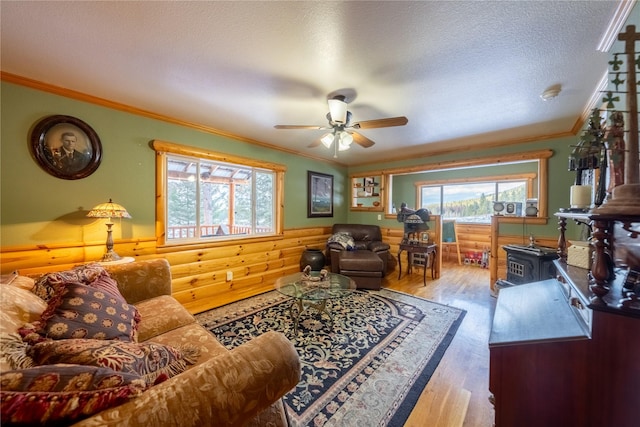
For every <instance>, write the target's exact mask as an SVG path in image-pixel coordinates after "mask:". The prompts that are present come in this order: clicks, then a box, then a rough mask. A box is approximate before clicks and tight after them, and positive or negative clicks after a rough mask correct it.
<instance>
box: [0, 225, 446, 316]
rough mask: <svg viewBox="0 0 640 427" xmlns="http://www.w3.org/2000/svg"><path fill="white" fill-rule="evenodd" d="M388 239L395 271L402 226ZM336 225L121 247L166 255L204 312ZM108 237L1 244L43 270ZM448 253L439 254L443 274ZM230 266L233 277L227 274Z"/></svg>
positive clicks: (296, 256)
mask: <svg viewBox="0 0 640 427" xmlns="http://www.w3.org/2000/svg"><path fill="white" fill-rule="evenodd" d="M430 227H431V228H430V230H429V233H430V237H431V240H433V241H436V242H439V241H440V236H441V224H440V217H439V216H434V218H432V221H431V222H430ZM381 232H382V236H383V240H384V241H385V242H387V243H389V245H390V246H391V250H390V259H389V274H391V275H393V274H394V270H395V268H396V264H397V261H396V259H397V258H396V256H397V253H398V247H399V244H400V242H401V241H402V238H403V230H402V228H385V227H381ZM330 235H331V227H330V226H328V227H313V228H301V229H291V230H285V232H284V234H283V236H282V237H278V238H274V239H257V240H255V241H247V242H242V243H238V242H227V243H223V244H218V245H216V246H211V245H209V246H207V245H197V246H196V247H194V246H189V245H183V246H177V247H168V246H158V245H157V244H156V239H155V238H146V239H136V240H124V239H123V240H117V241H116V242H115V249H116V251H117V252H118V254H119V255H120V256H122V257H133V258H135V259H136V260H143V259H150V258H165V259H167V260H168V261H169V264H170V265H171V275H172V289H173V292H172V293H173V296H174V297H175V298H176V299H177V300H178V301H179V302H180V303H181V304H183V305H184V306H185V307H186V308H187V309H188V310H189V311H190V312H192V313H200V312H203V311H206V310H209V309H211V308H215V307H219V306H221V305H224V304H228V303H230V302H233V301H237V300H240V299H243V298H247V297H249V296H253V295H257V294H260V293H263V292H266V291H268V290H270V289H272V288H273V283H274V282H275V280H276V279H277V278H278V277H281V276H284V275H287V274H291V273H294V272H296V271H299V270H300V256H301V254H302V252H303V251H304V250H305V249H307V248H320V249H324V248H325V245H326V241H327V239H328V238H329V236H330ZM103 252H104V243H103V242H95V243H88V244H84V245H83V244H81V243H73V244H68V245H64V244H53V245H37V246H32V247H3V248H1V249H0V257H1V258H0V259H1V261H2V263H1V271H2V273H3V274H5V273H9V272H12V271H18V272H19V273H20V274H25V275H32V276H37V275H40V274H43V273H47V272H52V271H60V270H66V269H69V268H71V267H73V266H75V265H79V264H85V263H88V262H93V261H95V260H98V259H100V257H101V256H102V254H103ZM441 262H442V254H441V253H440V251H439V257H438V258H437V259H436V263H437V264H436V277H439V274H440V265H441ZM227 271H231V272H232V273H233V280H231V281H228V282H227V280H226V275H227Z"/></svg>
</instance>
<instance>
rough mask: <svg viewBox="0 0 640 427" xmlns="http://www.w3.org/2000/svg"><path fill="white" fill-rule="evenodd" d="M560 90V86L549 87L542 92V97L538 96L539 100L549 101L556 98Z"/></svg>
mask: <svg viewBox="0 0 640 427" xmlns="http://www.w3.org/2000/svg"><path fill="white" fill-rule="evenodd" d="M561 90H562V86H560V85H553V86H549V87H548V88H547V89H546V90H545V91H544V92H542V95H540V98H542V100H543V101H549V100H551V99H553V98H555V97H557V96H558V95H559V94H560V91H561Z"/></svg>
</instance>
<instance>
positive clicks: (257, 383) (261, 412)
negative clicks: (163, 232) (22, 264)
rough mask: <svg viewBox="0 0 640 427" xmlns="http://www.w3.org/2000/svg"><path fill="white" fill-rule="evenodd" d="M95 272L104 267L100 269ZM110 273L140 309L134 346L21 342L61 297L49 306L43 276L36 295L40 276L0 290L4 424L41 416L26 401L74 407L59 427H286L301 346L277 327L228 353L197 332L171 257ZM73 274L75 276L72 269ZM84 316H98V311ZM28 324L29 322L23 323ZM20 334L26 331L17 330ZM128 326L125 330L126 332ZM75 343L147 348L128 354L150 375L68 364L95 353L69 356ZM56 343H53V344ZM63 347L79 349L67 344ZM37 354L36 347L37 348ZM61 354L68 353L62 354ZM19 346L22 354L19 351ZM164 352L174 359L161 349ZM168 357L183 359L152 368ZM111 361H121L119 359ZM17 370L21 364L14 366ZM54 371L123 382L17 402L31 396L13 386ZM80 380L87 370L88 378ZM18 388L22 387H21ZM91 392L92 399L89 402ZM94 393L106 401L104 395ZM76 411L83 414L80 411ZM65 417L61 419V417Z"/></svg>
mask: <svg viewBox="0 0 640 427" xmlns="http://www.w3.org/2000/svg"><path fill="white" fill-rule="evenodd" d="M93 266H94V267H96V266H98V264H93ZM92 268H93V267H92ZM96 268H97V269H98V270H99V269H100V267H96ZM103 270H104V271H105V273H104V274H103V273H100V274H101V276H100V277H108V278H110V280H111V282H108V281H107V284H108V283H112V282H114V281H115V283H117V291H119V292H120V294H121V296H122V297H123V298H124V299H125V300H126V303H122V304H121V306H122V307H123V308H127V309H129V310H130V309H131V307H134V309H135V310H137V313H135V315H132V316H130V317H134V318H135V319H132V322H133V323H135V322H134V320H137V324H136V328H135V329H136V330H135V333H133V332H132V333H131V337H132V338H133V339H132V340H131V341H130V342H127V340H126V339H124V340H123V339H121V337H120V338H118V339H113V340H107V339H105V340H104V344H103V343H101V342H100V341H99V340H95V339H91V340H87V339H76V338H69V339H58V340H56V339H50V338H46V339H42V337H40V341H39V342H37V343H35V344H31V343H29V344H24V343H28V342H29V339H31V338H34V336H36V335H33V331H34V330H35V329H29V328H36V326H38V325H39V326H42V324H43V322H42V319H44V314H43V313H49V312H50V311H51V301H53V300H54V299H53V298H52V299H51V300H49V302H48V303H47V302H46V301H45V300H42V299H41V292H42V288H41V287H40V288H38V291H37V292H36V288H37V287H38V286H39V284H40V283H41V280H37V281H36V282H35V283H36V287H34V288H33V289H29V287H30V286H33V280H32V281H31V283H29V282H28V280H16V281H14V282H15V283H10V284H2V285H1V286H2V288H1V291H2V307H1V308H2V310H1V313H0V333H1V334H2V342H1V344H2V347H1V350H2V359H0V362H1V363H2V371H1V372H2V406H3V408H2V415H3V417H2V425H3V426H4V425H5V423H6V425H11V419H10V417H9V415H8V414H11V415H14V414H19V416H25V417H29V416H33V414H34V411H37V409H38V408H36V409H35V410H34V409H33V407H31V406H28V405H26V403H25V402H28V399H31V400H33V399H36V400H37V399H40V400H41V401H42V403H43V405H45V406H46V408H47V411H49V413H46V414H45V413H44V412H43V414H41V415H40V416H41V417H45V416H46V417H49V415H51V413H52V412H56V411H60V408H59V407H58V408H55V407H54V405H53V403H52V402H58V403H59V402H61V401H64V402H67V403H68V408H67V412H68V413H70V414H71V418H70V419H62V422H58V423H56V422H55V421H56V420H55V419H54V418H51V417H49V418H48V419H49V421H50V424H55V425H69V424H71V425H74V426H170V425H180V426H213V425H215V426H243V425H250V426H266V425H268V426H285V425H288V419H287V415H286V411H285V409H284V406H283V403H282V400H281V397H282V396H283V395H284V394H286V393H287V392H288V391H290V390H291V389H292V388H293V387H295V386H296V384H297V383H298V382H299V380H300V360H299V358H298V354H297V352H296V349H295V348H294V346H293V345H292V343H291V342H290V341H289V340H288V339H287V338H286V337H285V336H284V335H283V334H281V333H279V332H274V331H271V332H267V333H265V334H263V335H260V336H258V337H256V338H254V339H253V340H251V341H250V342H247V343H245V344H243V345H241V346H239V347H236V348H234V349H232V350H227V349H226V348H225V347H223V346H222V345H221V344H220V343H219V342H218V341H217V340H216V339H215V337H214V336H213V335H212V334H211V333H210V332H209V331H207V330H206V329H205V328H203V327H202V326H200V325H199V324H198V323H197V322H196V320H195V318H194V317H193V316H192V315H191V314H190V313H189V312H188V311H187V310H186V309H185V308H184V307H183V306H182V305H181V304H180V303H178V301H176V300H175V299H174V298H172V297H171V271H170V267H169V263H168V262H167V261H166V260H164V259H153V260H145V261H136V262H133V263H129V264H121V265H113V266H109V267H104V268H103ZM83 271H85V270H83ZM72 272H73V273H74V274H76V276H77V272H76V271H75V270H74V271H72ZM52 277H54V276H52ZM55 277H65V276H64V275H62V276H60V275H58V276H55ZM74 277H75V276H74ZM19 278H20V279H24V278H22V277H19ZM105 280H106V279H105ZM52 283H53V281H52ZM95 283H97V282H95V281H94V282H92V283H91V285H90V286H94V285H95ZM66 286H67V287H66V289H67V290H66V291H64V292H63V295H64V294H65V292H66V293H68V292H71V291H70V290H69V289H76V288H77V289H79V290H80V291H82V292H86V291H87V289H88V287H82V286H75V288H74V287H73V286H71V285H66ZM95 286H97V285H95ZM56 289H57V288H56ZM101 289H102V290H104V289H108V288H101ZM117 291H115V292H117ZM91 292H93V294H92V295H103V296H104V295H105V292H102V291H101V290H98V291H95V290H94V288H92V290H91ZM106 295H107V296H108V297H109V295H113V293H109V292H107V293H106ZM114 298H115V297H114ZM73 301H74V300H73V299H69V300H67V301H66V302H67V303H69V302H73ZM59 307H62V306H61V305H60V306H58V309H57V310H59ZM118 308H119V307H118ZM96 309H99V305H96ZM135 310H134V311H133V312H135ZM71 311H73V310H71ZM64 313H68V311H66V312H63V315H66V314H64ZM85 316H86V317H87V318H88V319H91V318H92V313H88V314H87V315H85ZM121 316H122V318H125V317H126V316H125V315H122V314H121ZM127 321H128V320H127ZM38 322H40V323H38ZM125 323H126V322H125ZM22 324H25V325H24V326H22V327H20V325H22ZM34 325H35V326H34ZM48 325H51V323H49V324H48ZM127 325H128V323H127ZM16 329H18V331H19V333H20V335H18V334H17V333H16ZM36 329H37V328H36ZM125 329H126V328H124V327H123V329H122V330H123V331H124V330H125ZM48 331H49V332H48V333H49V334H50V335H48V336H47V337H49V336H54V337H55V335H54V334H55V333H57V332H58V331H57V330H56V329H55V328H54V329H49V330H48ZM74 333H75V332H74ZM126 333H129V332H126ZM16 336H18V338H20V339H22V343H23V344H24V347H21V344H20V343H18V341H17V340H16ZM76 342H82V343H85V342H90V343H92V344H91V345H94V344H93V343H95V342H98V345H102V346H104V347H105V348H106V347H109V348H111V347H110V346H112V345H114V346H116V347H117V346H129V347H131V346H139V347H136V348H145V349H146V350H145V351H146V352H147V353H148V354H147V353H144V352H142V353H144V354H142V356H140V355H139V354H134V353H135V352H131V353H128V354H127V356H131V357H132V358H135V357H147V359H143V360H144V364H143V365H135V366H141V367H143V368H144V369H147V371H145V370H144V369H143V372H145V374H144V375H142V374H141V375H142V376H136V375H134V374H130V373H128V372H127V373H125V372H117V371H116V372H110V369H108V368H105V367H104V366H105V364H104V363H102V364H101V365H100V366H101V367H100V368H96V367H91V366H83V365H77V364H72V363H70V362H72V361H75V360H77V359H78V358H79V357H80V356H79V355H81V354H92V353H91V352H90V351H89V350H82V351H76V352H73V351H72V352H71V354H69V353H66V354H65V353H64V348H65V345H64V343H76ZM50 345H53V346H54V347H51V348H50V347H49V346H50ZM66 347H68V348H71V349H73V348H74V347H73V346H70V344H69V345H67V346H66ZM36 348H37V349H39V350H38V351H35V349H36ZM61 348H62V350H60V349H61ZM21 349H24V351H23V352H22V353H21V352H20V350H21ZM149 349H150V350H149ZM158 349H162V350H163V351H165V352H167V353H166V354H165V353H162V352H161V351H159V350H158ZM105 354H106V353H105ZM187 355H189V357H187ZM103 356H104V357H103V359H107V360H108V355H103ZM161 356H162V357H165V356H167V357H168V358H169V359H171V358H172V357H173V358H175V359H176V360H174V362H180V363H178V364H176V365H170V366H171V369H168V368H164V370H159V371H154V370H153V367H154V366H156V365H158V361H159V360H160V358H161ZM179 356H181V357H182V359H181V358H180V357H179ZM32 358H33V360H32ZM65 358H66V359H65ZM36 360H37V361H42V360H44V361H49V362H53V363H51V364H44V365H43V364H38V363H35V362H34V361H36ZM123 360H126V358H125V359H123ZM25 361H26V362H25ZM109 363H113V364H116V363H115V362H114V361H111V362H109ZM16 364H17V365H19V366H15V365H16ZM123 364H124V362H123ZM109 366H111V365H109ZM118 366H119V365H118ZM126 366H129V365H126ZM158 366H160V365H158ZM56 369H59V370H61V371H62V372H68V370H69V369H84V370H89V369H92V370H91V375H94V376H93V377H90V378H97V377H98V375H104V374H105V373H104V372H103V371H106V372H107V373H108V374H110V376H106V377H105V376H102V377H100V378H101V381H102V382H101V383H100V384H101V385H103V386H104V384H105V382H104V381H105V380H104V378H108V380H109V381H111V382H112V383H111V384H117V385H118V387H115V386H113V387H112V388H108V390H109V393H105V392H104V389H99V390H98V391H97V392H94V394H93V395H91V392H86V391H84V390H92V389H91V388H85V387H86V385H83V388H82V389H81V391H78V392H77V393H76V394H75V395H73V396H72V397H71V398H69V397H68V396H67V395H66V394H65V392H59V391H58V390H56V391H48V392H47V393H44V392H38V393H33V395H31V396H29V397H28V398H26V399H27V400H20V399H22V398H25V396H24V394H23V393H24V392H21V391H10V390H14V389H12V388H11V387H10V385H11V381H12V380H16V378H17V379H20V378H22V376H23V375H24V376H26V375H27V374H31V373H32V371H34V370H51V371H55V370H56ZM141 369H142V368H141ZM83 372H84V371H83ZM148 372H151V374H149V373H148ZM83 375H85V374H84V373H83ZM149 375H152V376H151V377H150V376H149ZM56 378H57V377H56ZM74 378H75V377H74ZM150 378H152V379H153V382H152V383H149V380H150ZM91 381H93V380H91ZM114 381H117V382H114ZM123 381H125V382H123ZM126 381H129V382H126ZM17 382H18V383H19V381H17ZM92 384H93V385H95V384H94V383H92ZM106 384H110V383H108V382H107V383H106ZM73 386H74V387H77V384H73ZM31 390H33V389H29V391H31ZM45 390H52V389H45ZM65 390H66V389H65ZM72 390H74V392H75V390H78V389H77V388H72ZM114 390H116V391H114ZM67 393H68V392H67ZM87 394H89V395H90V396H89V397H87ZM34 396H35V397H34ZM95 396H100V398H99V399H98V398H97V397H95ZM109 399H112V400H109ZM105 400H108V401H109V402H107V403H109V404H105ZM78 402H80V405H79V404H78ZM20 403H25V406H24V407H21V406H20ZM12 405H13V406H12ZM47 405H48V406H47ZM105 405H106V406H107V407H105ZM78 406H81V408H80V409H78ZM69 408H71V409H69ZM96 408H98V409H100V410H99V412H95V410H96ZM81 410H82V411H84V412H82V411H81ZM62 412H63V413H64V411H62ZM18 418H19V417H18ZM18 421H19V420H18ZM18 421H16V420H14V423H15V425H33V424H32V423H29V422H27V423H26V424H25V423H23V424H20V423H19V422H18Z"/></svg>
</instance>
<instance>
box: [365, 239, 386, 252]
mask: <svg viewBox="0 0 640 427" xmlns="http://www.w3.org/2000/svg"><path fill="white" fill-rule="evenodd" d="M390 247H391V246H389V244H388V243H384V242H380V241H377V242H371V243H369V250H370V251H372V252H383V251H388V250H389V248H390Z"/></svg>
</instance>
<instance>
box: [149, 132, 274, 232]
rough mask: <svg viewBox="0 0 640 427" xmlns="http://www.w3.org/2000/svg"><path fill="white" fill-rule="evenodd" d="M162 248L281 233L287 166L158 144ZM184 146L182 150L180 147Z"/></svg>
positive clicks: (155, 143)
mask: <svg viewBox="0 0 640 427" xmlns="http://www.w3.org/2000/svg"><path fill="white" fill-rule="evenodd" d="M153 147H154V149H156V151H158V152H159V154H160V155H159V156H158V158H159V159H158V163H157V168H158V169H159V171H160V172H161V175H160V176H162V178H161V181H162V185H161V190H160V194H159V195H158V196H159V200H162V201H163V202H162V204H161V203H160V202H159V203H158V217H159V218H161V220H159V221H158V222H159V224H161V225H158V232H159V233H160V236H162V237H163V239H162V240H163V242H162V243H161V244H168V245H171V244H184V243H196V242H212V241H213V242H215V241H227V240H237V239H246V238H257V237H264V236H273V235H276V234H280V232H281V225H280V222H281V221H280V218H281V217H282V212H281V211H280V210H279V207H278V206H279V205H281V203H280V204H278V203H277V200H278V194H282V182H283V175H284V167H282V166H279V165H273V164H265V163H262V162H257V161H254V160H250V159H243V158H239V157H233V156H229V155H224V156H221V155H218V154H216V153H213V152H207V151H202V150H199V149H195V148H194V149H186V148H185V147H181V146H176V145H174V144H169V143H162V142H159V141H154V143H153ZM178 147H180V148H178Z"/></svg>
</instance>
